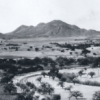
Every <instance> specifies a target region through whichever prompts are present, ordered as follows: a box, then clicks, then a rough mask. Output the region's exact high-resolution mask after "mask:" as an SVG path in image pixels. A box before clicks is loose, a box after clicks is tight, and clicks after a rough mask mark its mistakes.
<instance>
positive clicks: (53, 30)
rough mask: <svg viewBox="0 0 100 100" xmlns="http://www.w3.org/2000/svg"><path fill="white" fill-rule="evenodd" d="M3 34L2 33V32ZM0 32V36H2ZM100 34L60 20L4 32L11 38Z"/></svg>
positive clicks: (22, 26) (23, 26)
mask: <svg viewBox="0 0 100 100" xmlns="http://www.w3.org/2000/svg"><path fill="white" fill-rule="evenodd" d="M2 35H3V34H2ZM2 35H1V34H0V37H1V36H2ZM95 35H100V31H96V30H92V29H91V30H86V29H82V28H79V27H78V26H76V25H70V24H67V23H65V22H63V21H61V20H53V21H51V22H48V23H39V24H38V25H37V26H26V25H21V26H20V27H18V28H17V29H15V30H14V31H12V32H9V33H7V34H5V35H4V36H6V37H11V38H34V37H75V36H87V37H88V36H95Z"/></svg>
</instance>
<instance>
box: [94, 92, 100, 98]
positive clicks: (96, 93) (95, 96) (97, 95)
mask: <svg viewBox="0 0 100 100" xmlns="http://www.w3.org/2000/svg"><path fill="white" fill-rule="evenodd" d="M92 100H100V91H96V92H95V93H94V94H93V99H92Z"/></svg>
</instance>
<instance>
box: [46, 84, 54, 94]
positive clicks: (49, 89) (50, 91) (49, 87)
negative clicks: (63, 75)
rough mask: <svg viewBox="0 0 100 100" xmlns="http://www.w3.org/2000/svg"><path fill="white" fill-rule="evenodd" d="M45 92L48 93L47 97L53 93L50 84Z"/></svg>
mask: <svg viewBox="0 0 100 100" xmlns="http://www.w3.org/2000/svg"><path fill="white" fill-rule="evenodd" d="M47 92H48V93H49V95H50V94H51V93H53V92H54V88H53V87H52V86H51V85H50V84H48V87H47Z"/></svg>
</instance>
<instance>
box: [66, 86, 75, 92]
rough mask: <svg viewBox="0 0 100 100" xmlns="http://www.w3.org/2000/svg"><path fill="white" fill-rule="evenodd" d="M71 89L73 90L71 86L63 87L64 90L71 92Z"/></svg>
mask: <svg viewBox="0 0 100 100" xmlns="http://www.w3.org/2000/svg"><path fill="white" fill-rule="evenodd" d="M72 88H73V87H72V85H70V86H68V87H65V88H64V89H65V90H68V91H70V92H71V89H72Z"/></svg>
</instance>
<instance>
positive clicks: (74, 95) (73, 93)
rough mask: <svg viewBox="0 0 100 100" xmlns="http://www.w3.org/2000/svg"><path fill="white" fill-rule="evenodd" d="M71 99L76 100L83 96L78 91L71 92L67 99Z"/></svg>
mask: <svg viewBox="0 0 100 100" xmlns="http://www.w3.org/2000/svg"><path fill="white" fill-rule="evenodd" d="M71 97H75V98H76V100H77V98H78V97H83V94H82V93H81V92H80V91H72V92H71V93H70V97H69V99H70V98H71Z"/></svg>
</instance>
